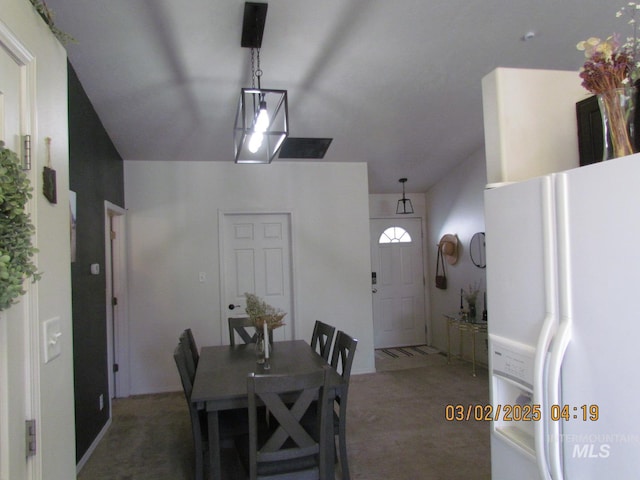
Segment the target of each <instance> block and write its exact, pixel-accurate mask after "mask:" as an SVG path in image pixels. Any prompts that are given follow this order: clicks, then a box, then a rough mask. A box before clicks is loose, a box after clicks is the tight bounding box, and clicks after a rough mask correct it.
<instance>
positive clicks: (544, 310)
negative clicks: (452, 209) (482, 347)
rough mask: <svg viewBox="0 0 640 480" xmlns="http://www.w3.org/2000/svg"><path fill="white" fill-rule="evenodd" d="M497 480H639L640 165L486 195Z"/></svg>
mask: <svg viewBox="0 0 640 480" xmlns="http://www.w3.org/2000/svg"><path fill="white" fill-rule="evenodd" d="M485 222H486V259H487V267H486V268H487V304H488V312H489V322H488V329H489V377H490V394H491V399H490V405H487V406H485V408H483V409H482V411H481V412H479V410H480V409H479V408H478V407H477V406H475V407H474V409H475V411H474V412H473V413H472V415H474V416H475V417H477V416H478V414H480V415H481V416H483V418H482V420H483V421H491V468H492V478H493V479H494V480H498V479H505V480H511V479H514V478H518V479H522V480H524V479H554V480H559V479H564V480H589V479H609V478H615V479H638V478H640V155H632V156H629V157H624V158H619V159H615V160H610V161H607V162H603V163H599V164H594V165H590V166H587V167H581V168H577V169H573V170H569V171H566V172H561V173H556V174H551V175H548V176H543V177H538V178H534V179H531V180H528V181H523V182H519V183H514V184H508V185H503V186H499V187H496V188H492V189H487V190H486V191H485Z"/></svg>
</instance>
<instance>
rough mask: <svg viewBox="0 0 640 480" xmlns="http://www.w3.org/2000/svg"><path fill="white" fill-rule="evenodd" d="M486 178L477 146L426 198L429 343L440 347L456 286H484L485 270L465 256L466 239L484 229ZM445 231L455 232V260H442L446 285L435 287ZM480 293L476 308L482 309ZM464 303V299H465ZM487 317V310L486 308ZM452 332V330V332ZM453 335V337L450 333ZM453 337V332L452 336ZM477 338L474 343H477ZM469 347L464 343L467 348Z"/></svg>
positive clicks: (455, 303)
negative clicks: (429, 311) (436, 271)
mask: <svg viewBox="0 0 640 480" xmlns="http://www.w3.org/2000/svg"><path fill="white" fill-rule="evenodd" d="M486 182H487V175H486V167H485V155H484V149H481V150H478V151H477V152H475V153H474V154H473V155H472V156H471V157H469V158H468V159H467V160H465V161H463V162H461V163H460V164H459V165H458V166H457V167H456V168H454V169H453V170H452V171H451V172H450V173H449V174H448V175H447V176H446V177H445V178H443V179H442V180H441V181H440V182H438V183H437V184H436V185H435V186H434V187H432V188H431V189H430V190H429V191H428V192H427V195H426V198H427V212H428V214H427V237H426V238H427V240H426V241H427V244H428V246H429V248H428V254H429V258H428V267H429V270H428V274H427V278H428V282H427V286H428V289H429V292H430V296H431V300H430V303H431V327H432V328H431V331H432V338H431V340H432V345H433V346H435V347H437V348H439V349H440V350H441V351H446V349H447V331H446V321H445V319H444V317H443V315H444V314H445V313H456V312H457V311H458V310H459V308H460V289H461V288H464V289H467V288H468V287H469V285H470V284H474V283H480V282H481V284H482V287H481V291H482V292H484V289H485V285H486V283H485V270H484V269H480V268H478V267H476V266H475V265H474V264H473V263H472V262H471V258H470V256H469V242H470V241H471V237H472V236H473V234H474V233H476V232H483V231H484V196H483V195H484V193H483V192H484V187H485V185H486ZM446 233H451V234H456V235H457V236H458V239H459V242H460V251H459V260H458V262H457V263H456V264H455V265H449V264H448V263H446V266H445V268H446V274H447V280H448V286H447V289H446V290H440V289H437V288H435V269H436V258H437V257H436V255H437V244H438V242H439V240H440V238H441V237H442V235H444V234H446ZM481 299H482V294H480V296H479V300H480V301H479V303H478V304H477V308H478V310H479V311H482V308H483V306H484V305H483V302H482V301H481ZM465 306H466V303H465ZM489 317H491V312H490V311H489ZM452 333H453V332H452ZM452 338H453V337H452ZM455 338H456V339H457V336H456V337H455ZM480 344H481V342H480V341H479V342H478V344H477V345H480ZM457 351H458V342H457V341H454V342H453V343H452V352H457ZM468 351H469V347H467V352H468ZM477 355H478V359H480V360H482V361H484V362H486V349H485V348H484V347H482V348H479V350H478V351H477Z"/></svg>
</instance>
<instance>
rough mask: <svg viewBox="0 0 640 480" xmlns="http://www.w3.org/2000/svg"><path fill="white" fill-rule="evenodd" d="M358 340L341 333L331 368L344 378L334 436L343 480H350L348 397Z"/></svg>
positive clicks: (337, 335) (334, 421) (339, 333)
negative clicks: (338, 450)
mask: <svg viewBox="0 0 640 480" xmlns="http://www.w3.org/2000/svg"><path fill="white" fill-rule="evenodd" d="M357 345H358V340H357V339H355V338H353V337H351V336H349V335H348V334H346V333H344V332H342V331H339V332H338V333H337V334H336V341H335V343H334V345H333V353H332V355H331V366H332V367H333V368H335V369H336V370H337V371H338V373H340V375H341V376H342V385H341V387H340V389H339V390H338V391H337V392H336V400H335V401H336V403H337V404H338V412H337V413H336V412H335V411H334V415H333V427H334V434H337V435H338V445H339V448H340V466H341V468H342V480H349V479H350V478H351V477H350V475H349V461H348V459H347V397H348V395H349V380H350V378H351V365H352V364H353V357H354V355H355V353H356V347H357Z"/></svg>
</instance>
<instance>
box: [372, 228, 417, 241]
mask: <svg viewBox="0 0 640 480" xmlns="http://www.w3.org/2000/svg"><path fill="white" fill-rule="evenodd" d="M378 243H411V235H409V232H407V231H406V230H405V229H404V228H402V227H389V228H387V229H386V230H385V231H384V232H382V235H380V238H379V239H378Z"/></svg>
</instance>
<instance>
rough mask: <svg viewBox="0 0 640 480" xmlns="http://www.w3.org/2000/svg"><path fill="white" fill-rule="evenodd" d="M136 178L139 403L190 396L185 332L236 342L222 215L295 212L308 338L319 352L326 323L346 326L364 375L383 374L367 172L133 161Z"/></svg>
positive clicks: (299, 330) (298, 304) (133, 230)
mask: <svg viewBox="0 0 640 480" xmlns="http://www.w3.org/2000/svg"><path fill="white" fill-rule="evenodd" d="M124 173H125V175H124V177H125V200H126V206H127V210H128V213H127V217H128V222H129V223H128V235H129V245H128V248H129V250H128V252H129V303H130V308H129V322H130V328H129V332H130V358H131V364H130V368H131V387H132V388H131V393H132V394H140V393H151V392H160V391H169V390H179V389H180V383H179V380H178V375H177V372H176V368H175V365H174V362H173V358H172V352H173V348H174V347H175V344H176V342H177V338H178V335H179V333H180V331H181V330H182V329H184V328H186V327H190V328H192V330H193V331H194V334H195V337H196V341H197V342H198V344H199V346H204V345H219V344H222V343H226V342H227V339H226V338H225V339H224V340H223V338H222V327H221V305H220V284H219V273H218V269H219V258H218V257H219V251H218V212H219V211H225V212H226V211H232V212H252V211H255V212H272V211H276V212H291V214H292V243H293V269H294V285H293V287H294V302H295V313H296V322H297V323H296V325H295V332H296V334H295V335H296V337H297V338H301V339H305V340H307V341H309V340H310V338H311V333H312V329H313V323H314V321H315V320H316V319H319V320H323V321H325V322H327V323H330V324H332V325H335V326H336V328H337V329H340V330H344V331H345V332H347V333H349V334H351V335H353V336H355V337H356V338H358V340H359V344H358V348H357V352H356V357H355V360H354V364H353V372H354V373H361V372H371V371H374V369H375V366H374V356H373V320H372V311H371V286H370V279H369V276H370V272H371V266H370V265H371V261H370V256H369V205H368V187H367V185H368V180H367V169H366V165H365V164H362V163H313V162H304V163H302V162H300V163H293V162H292V163H286V162H280V161H278V162H274V163H273V164H271V165H235V164H233V162H228V163H223V162H209V163H208V162H189V161H184V162H183V161H176V162H157V161H125V168H124ZM203 271H204V272H205V273H206V274H207V279H208V281H207V282H205V283H200V282H199V281H198V272H203ZM225 321H226V317H225Z"/></svg>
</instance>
